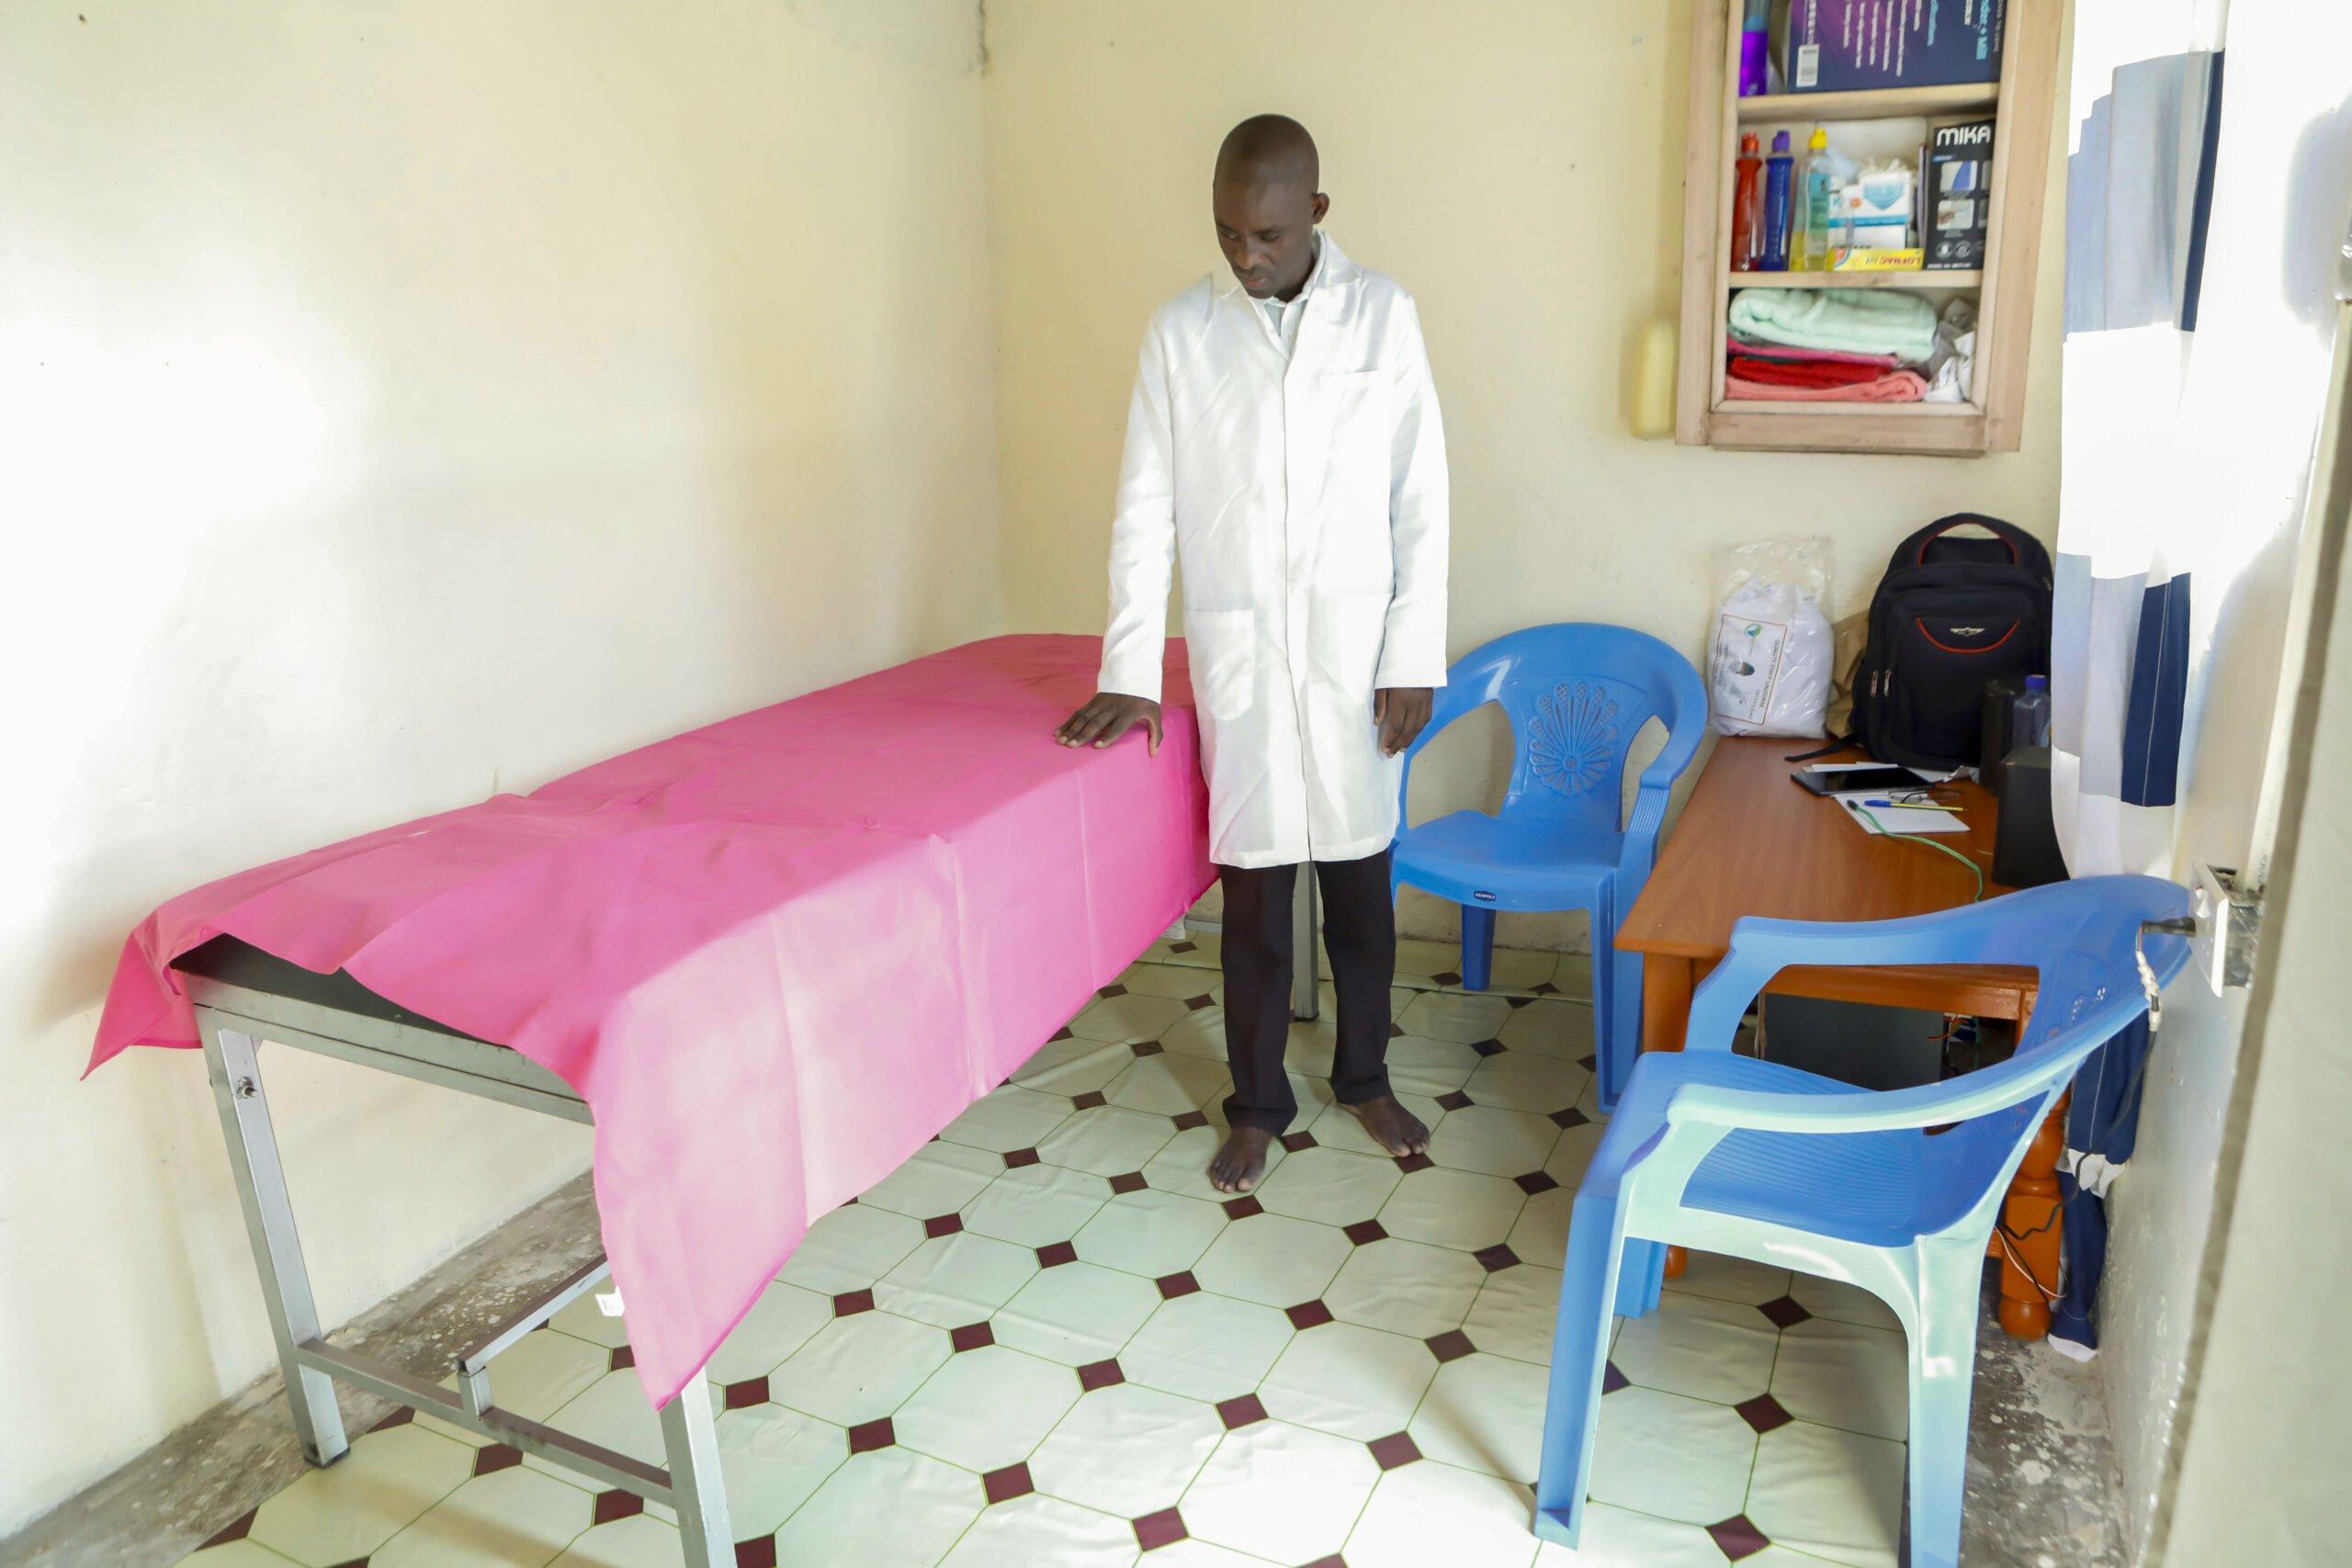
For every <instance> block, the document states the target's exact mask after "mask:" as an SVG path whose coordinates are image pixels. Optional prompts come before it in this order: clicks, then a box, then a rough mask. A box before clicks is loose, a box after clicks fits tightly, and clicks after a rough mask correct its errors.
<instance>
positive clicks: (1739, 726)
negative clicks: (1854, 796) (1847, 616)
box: [1707, 534, 1837, 739]
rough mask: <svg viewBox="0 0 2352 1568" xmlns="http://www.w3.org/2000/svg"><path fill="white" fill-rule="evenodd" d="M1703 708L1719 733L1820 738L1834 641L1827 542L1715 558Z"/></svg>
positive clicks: (1768, 546) (1731, 549) (1770, 544)
mask: <svg viewBox="0 0 2352 1568" xmlns="http://www.w3.org/2000/svg"><path fill="white" fill-rule="evenodd" d="M1715 583H1716V612H1715V626H1714V637H1713V646H1712V647H1711V648H1710V649H1709V651H1708V655H1707V705H1708V707H1709V709H1710V711H1711V714H1712V716H1713V721H1714V727H1715V729H1716V731H1717V732H1718V733H1720V734H1724V735H1786V736H1798V737H1805V738H1809V739H1818V738H1819V737H1820V735H1821V732H1822V730H1821V715H1822V710H1823V709H1825V708H1826V707H1827V706H1828V705H1829V676H1830V671H1831V669H1832V667H1833V666H1834V665H1835V663H1836V661H1837V637H1836V636H1835V634H1833V633H1832V632H1831V631H1830V629H1829V618H1828V615H1826V613H1825V611H1824V610H1823V606H1824V605H1825V604H1827V603H1828V600H1829V541H1828V540H1827V539H1826V538H1825V537H1823V536H1819V535H1815V536H1812V537H1810V538H1806V537H1800V536H1796V535H1792V534H1783V535H1781V536H1778V537H1775V538H1770V539H1759V540H1758V541H1756V542H1755V543H1754V544H1748V545H1732V546H1726V547H1723V548H1721V549H1718V550H1717V551H1716V553H1715Z"/></svg>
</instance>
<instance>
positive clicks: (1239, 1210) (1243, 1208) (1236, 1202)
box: [1225, 1192, 1266, 1220]
mask: <svg viewBox="0 0 2352 1568" xmlns="http://www.w3.org/2000/svg"><path fill="white" fill-rule="evenodd" d="M1265 1212H1266V1206H1265V1205H1264V1204H1263V1203H1261V1202H1260V1201H1258V1200H1256V1199H1255V1198H1252V1197H1250V1195H1249V1194H1248V1193H1246V1192H1245V1193H1243V1194H1242V1195H1241V1196H1240V1197H1238V1198H1227V1200H1226V1201H1225V1217H1226V1218H1227V1219H1228V1220H1246V1219H1249V1218H1250V1216H1251V1215H1253V1214H1262V1213H1265Z"/></svg>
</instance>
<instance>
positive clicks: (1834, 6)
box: [1782, 0, 2008, 93]
mask: <svg viewBox="0 0 2352 1568" xmlns="http://www.w3.org/2000/svg"><path fill="white" fill-rule="evenodd" d="M2007 20H2008V3H2007V0H1789V24H1788V39H1787V49H1786V54H1785V57H1784V61H1783V66H1782V70H1783V73H1784V74H1785V76H1786V79H1787V81H1788V90H1789V91H1790V92H1792V93H1847V92H1855V91H1860V90H1864V89H1868V88H1872V87H1937V86H1946V85H1951V84H1954V83H1960V82H1997V81H1999V80H2000V77H2001V31H2002V28H2003V27H2004V25H2005V24H2006V23H2007Z"/></svg>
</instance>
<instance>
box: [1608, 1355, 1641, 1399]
mask: <svg viewBox="0 0 2352 1568" xmlns="http://www.w3.org/2000/svg"><path fill="white" fill-rule="evenodd" d="M1633 1386H1634V1380H1633V1379H1631V1378H1629V1377H1627V1376H1626V1375H1625V1374H1624V1373H1623V1372H1621V1371H1618V1370H1617V1363H1616V1362H1614V1361H1603V1362H1602V1363H1601V1364H1600V1392H1601V1393H1602V1394H1603V1395H1607V1394H1611V1393H1616V1392H1617V1391H1618V1390H1619V1389H1621V1388H1631V1387H1633Z"/></svg>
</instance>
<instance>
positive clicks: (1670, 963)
mask: <svg viewBox="0 0 2352 1568" xmlns="http://www.w3.org/2000/svg"><path fill="white" fill-rule="evenodd" d="M1691 984H1692V981H1691V961H1690V960H1689V959H1687V958H1671V957H1668V956H1667V955H1665V954H1663V953H1644V954H1642V1049H1643V1050H1645V1051H1679V1050H1681V1049H1682V1037H1683V1036H1684V1035H1685V1034H1687V1033H1689V1032H1690V1031H1691ZM1690 1266H1691V1255H1690V1254H1689V1253H1687V1252H1685V1251H1684V1250H1683V1249H1682V1248H1680V1247H1673V1246H1668V1247H1667V1249H1666V1277H1667V1278H1668V1279H1669V1280H1679V1279H1680V1278H1682V1270H1683V1269H1687V1268H1689V1267H1690Z"/></svg>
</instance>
